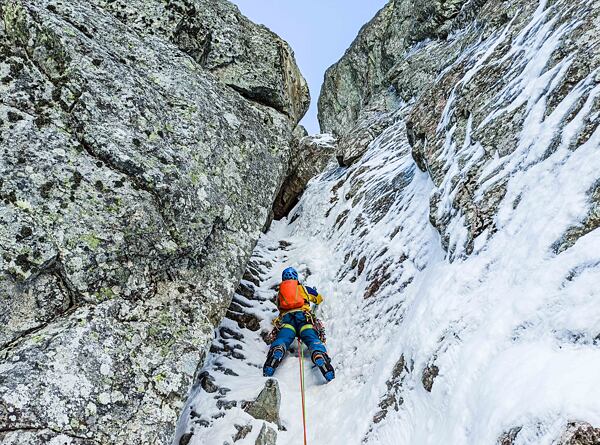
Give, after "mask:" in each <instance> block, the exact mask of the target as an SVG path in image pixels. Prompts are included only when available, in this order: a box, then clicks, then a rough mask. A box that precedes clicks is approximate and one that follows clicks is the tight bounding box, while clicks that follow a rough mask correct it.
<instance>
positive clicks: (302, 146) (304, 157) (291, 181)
mask: <svg viewBox="0 0 600 445" xmlns="http://www.w3.org/2000/svg"><path fill="white" fill-rule="evenodd" d="M294 148H295V150H294V153H293V155H292V159H291V161H290V169H289V171H288V174H287V177H286V179H285V182H284V183H283V184H282V186H281V188H280V190H279V194H278V195H277V198H276V199H275V202H274V204H273V212H274V218H275V219H277V220H279V219H281V218H283V217H285V216H287V215H288V213H289V212H290V211H291V210H292V208H293V207H294V206H295V205H296V204H297V203H298V201H299V200H300V197H301V196H302V193H303V192H304V190H305V189H306V186H307V184H308V182H309V181H310V180H311V179H312V178H314V177H315V176H317V175H318V174H320V173H321V172H322V171H323V170H324V169H325V167H326V166H327V164H328V163H329V161H331V160H332V159H333V156H334V155H335V152H336V141H335V139H334V138H333V137H332V136H331V135H327V134H325V135H316V136H306V135H305V136H304V137H302V138H300V139H299V140H298V143H297V144H296V145H295V147H294Z"/></svg>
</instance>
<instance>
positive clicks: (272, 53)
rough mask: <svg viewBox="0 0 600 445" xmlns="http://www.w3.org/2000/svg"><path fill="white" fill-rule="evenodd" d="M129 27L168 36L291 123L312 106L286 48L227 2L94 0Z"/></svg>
mask: <svg viewBox="0 0 600 445" xmlns="http://www.w3.org/2000/svg"><path fill="white" fill-rule="evenodd" d="M94 3H96V4H98V5H99V6H100V7H102V8H103V9H104V10H106V11H108V12H110V13H111V14H113V15H114V16H115V17H116V18H117V19H118V20H120V21H121V22H123V23H125V24H127V26H128V27H129V28H132V29H135V30H137V31H138V32H141V33H144V34H150V35H160V36H163V37H167V38H168V39H169V41H170V42H172V43H173V44H175V45H176V46H177V47H178V48H179V49H180V50H181V51H183V52H184V53H186V54H188V55H189V56H191V57H192V58H193V59H194V61H195V62H197V64H198V65H199V66H201V67H202V68H204V69H206V70H208V71H210V72H212V73H213V74H215V75H216V76H218V77H219V78H220V79H221V80H222V81H223V82H224V83H225V84H227V85H229V86H230V87H232V88H234V89H235V90H236V91H239V92H240V93H241V94H242V95H243V96H245V97H247V98H248V99H250V100H252V101H256V102H259V103H262V104H264V105H267V106H269V107H273V108H274V109H276V110H278V111H280V112H281V113H284V114H286V115H287V116H289V117H290V118H291V119H293V120H294V122H295V123H297V122H298V121H300V119H302V117H303V116H304V114H305V113H306V111H307V110H308V106H309V104H310V96H309V92H308V85H307V83H306V81H305V80H304V77H302V74H301V73H300V71H299V69H298V67H297V65H296V61H295V59H294V53H293V51H292V50H291V48H290V46H289V45H288V44H287V43H286V42H285V41H284V40H282V39H280V38H279V37H278V36H277V35H276V34H274V33H273V32H271V31H270V30H269V29H268V28H266V27H264V26H257V25H256V24H254V23H252V22H251V21H250V20H248V19H247V18H246V17H244V16H243V15H242V14H241V13H240V12H239V10H238V8H237V6H235V5H234V4H232V3H230V2H228V1H217V2H215V1H213V0H168V1H163V2H158V1H153V2H147V1H145V0H134V1H131V0H94Z"/></svg>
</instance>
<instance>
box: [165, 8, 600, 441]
mask: <svg viewBox="0 0 600 445" xmlns="http://www.w3.org/2000/svg"><path fill="white" fill-rule="evenodd" d="M549 21H550V19H549V18H548V16H547V14H546V8H545V2H543V1H542V2H541V5H540V9H539V10H538V13H536V15H535V17H534V19H533V21H532V23H531V24H530V26H529V27H527V28H526V29H525V30H524V31H523V35H522V36H520V40H519V39H515V41H514V42H513V45H515V48H514V54H512V55H511V57H514V58H517V59H518V61H519V63H516V64H513V66H517V67H519V69H518V70H512V71H511V72H508V73H507V76H512V78H511V79H512V80H511V81H510V82H509V87H508V88H507V89H506V91H501V92H499V93H498V98H497V99H498V104H499V105H498V107H497V108H496V113H495V115H490V117H489V119H490V120H492V119H495V118H496V117H497V116H498V115H500V114H501V113H502V112H503V111H502V110H503V109H509V108H510V107H515V106H521V104H527V105H526V107H525V108H524V110H525V111H524V113H525V115H526V121H525V124H524V127H523V131H522V133H521V134H520V135H519V137H520V141H521V143H520V145H519V148H518V149H517V150H516V151H515V152H513V153H511V154H510V155H507V156H506V157H504V158H502V157H499V156H497V157H496V158H495V159H493V160H491V161H489V165H488V166H487V168H486V170H487V171H488V172H489V173H490V174H484V175H482V176H481V177H482V178H485V177H486V176H487V179H486V181H487V183H489V184H493V183H495V182H496V181H498V180H499V179H501V178H510V179H509V181H508V190H507V193H506V195H505V197H504V199H503V201H502V203H501V205H500V208H499V211H498V213H497V215H496V220H495V225H496V227H497V232H496V233H494V234H493V235H491V236H488V234H484V235H482V236H480V237H479V238H478V239H477V240H476V242H475V250H474V252H473V253H471V254H470V255H466V254H465V252H464V249H463V245H464V243H465V228H464V221H463V220H464V218H463V216H462V215H461V213H460V212H458V211H456V212H454V215H453V219H452V222H451V225H452V227H453V232H452V237H451V247H452V251H453V252H454V254H453V258H454V260H453V261H451V260H450V259H449V256H448V254H447V253H446V252H445V251H444V250H443V249H442V247H441V242H440V237H439V234H438V233H437V232H436V230H435V229H434V228H433V227H432V226H431V225H430V223H429V198H430V196H431V195H432V194H433V193H434V192H437V193H441V195H442V196H444V197H445V202H447V203H448V205H450V202H451V197H452V193H453V187H454V186H455V184H456V182H455V181H451V180H450V177H451V176H456V175H460V171H461V170H462V169H464V170H465V171H466V169H467V168H468V165H465V164H468V163H469V162H475V161H476V160H477V159H479V156H480V155H479V154H478V153H480V150H481V147H480V146H478V145H477V144H475V143H473V144H472V143H471V141H470V138H469V135H468V134H467V135H466V138H465V139H466V140H467V141H468V142H467V143H465V144H464V146H463V147H456V146H455V145H454V144H453V142H452V133H453V129H452V128H450V129H449V130H446V129H445V128H446V124H447V122H448V121H449V119H448V116H449V115H450V114H451V113H452V112H453V109H452V103H451V101H450V103H449V106H448V107H447V110H446V112H445V116H444V122H442V123H441V126H440V131H447V132H448V147H447V150H446V152H445V156H446V161H447V162H448V163H449V165H450V166H451V167H452V168H450V169H449V170H450V171H449V173H448V180H447V181H445V182H444V183H443V185H442V186H441V187H440V188H439V189H438V188H436V187H434V184H433V183H432V182H431V180H430V178H429V175H428V174H427V173H423V172H421V171H420V170H419V169H418V168H417V167H416V165H415V163H414V161H413V159H412V157H411V155H410V147H409V145H408V142H407V139H406V129H405V124H404V120H403V118H402V116H403V115H404V113H405V112H406V110H407V109H409V108H410V106H411V105H410V104H405V105H404V106H403V107H401V109H400V110H399V111H398V112H397V113H398V116H397V117H398V120H397V123H396V124H395V125H393V126H392V127H390V128H388V129H387V130H386V131H385V132H384V133H383V134H382V135H381V136H380V137H379V138H378V139H377V140H375V141H374V142H373V143H372V144H371V146H370V148H369V150H368V152H367V153H366V154H365V155H364V156H363V158H362V159H361V160H360V161H358V162H357V163H356V164H354V165H353V166H352V167H350V168H348V169H341V168H336V167H335V166H331V168H330V169H329V170H328V171H327V172H325V173H323V174H322V175H321V176H320V177H318V178H315V179H314V180H313V181H312V182H311V184H310V186H309V188H308V190H307V191H306V193H305V194H304V196H303V197H302V199H301V201H300V203H299V204H298V206H297V207H296V209H295V210H294V212H293V213H292V215H290V219H289V220H283V221H279V222H275V223H274V224H273V226H272V228H271V230H270V231H269V233H267V234H266V235H264V236H263V238H262V239H261V240H260V241H259V244H258V246H257V248H256V251H255V253H254V258H253V263H255V264H259V265H260V266H259V269H260V274H261V276H260V286H259V287H257V289H256V296H255V298H254V299H252V300H249V299H247V298H245V297H243V296H240V295H238V296H236V300H237V301H241V302H242V303H243V305H245V306H247V308H246V309H245V310H246V312H249V313H255V314H256V315H257V316H258V317H259V318H260V319H261V320H262V321H261V330H259V331H256V332H253V331H251V330H249V329H241V328H239V327H238V325H237V323H235V322H233V321H232V320H228V319H226V320H225V321H224V323H223V326H222V328H228V329H225V330H224V329H221V330H220V333H219V334H218V336H217V339H216V340H215V344H216V345H222V344H224V343H226V344H228V345H229V347H230V348H233V350H235V351H236V354H234V356H232V355H231V354H229V355H227V356H226V355H222V354H221V353H220V352H219V351H217V350H215V352H213V353H211V354H210V356H209V359H208V362H207V363H206V365H205V368H204V370H205V371H208V372H209V373H210V375H212V377H213V378H214V379H215V385H216V386H217V387H220V388H222V389H221V392H220V393H219V392H217V393H207V392H206V391H204V390H203V389H202V388H201V387H197V388H196V389H195V390H194V391H193V393H192V394H191V396H190V399H189V401H188V405H187V407H186V410H185V411H184V413H183V414H182V419H181V422H180V427H179V434H178V436H177V438H176V441H175V443H178V439H179V437H180V436H181V434H182V433H183V432H185V431H190V430H191V429H193V430H194V436H193V437H192V439H191V442H190V443H191V444H192V445H199V444H208V445H221V444H223V443H231V444H232V443H233V437H234V436H235V434H236V428H235V427H234V425H238V426H244V425H247V424H250V425H252V426H253V429H252V432H251V433H250V434H248V435H247V436H246V437H245V438H243V439H241V440H238V441H237V442H236V444H239V445H249V444H254V443H255V440H256V437H257V435H258V432H259V430H260V428H261V425H262V423H263V422H262V421H258V420H255V419H253V418H252V417H250V416H249V415H248V414H247V413H245V412H244V411H243V409H242V408H241V406H240V403H239V402H240V401H242V400H252V399H254V398H255V397H256V395H257V394H258V393H259V392H260V390H261V389H262V387H263V385H264V381H265V379H264V378H263V377H262V375H261V367H262V363H263V361H264V358H265V355H266V352H267V349H268V347H267V345H266V344H265V343H264V341H263V340H262V339H261V337H260V335H259V334H260V332H261V331H264V330H269V329H270V325H269V324H270V320H271V319H272V318H273V317H274V313H275V306H274V305H273V303H272V302H271V301H270V300H271V299H272V297H273V296H274V291H273V289H272V287H273V286H274V285H276V284H277V283H278V281H279V278H280V273H281V271H282V269H283V268H284V267H287V266H294V267H296V268H298V270H299V271H300V273H301V275H303V276H304V277H305V280H304V281H305V283H306V284H309V285H313V286H316V287H317V288H318V289H319V291H320V292H321V293H322V294H323V295H324V296H325V302H324V303H323V305H322V307H321V308H320V316H321V317H322V319H323V321H324V322H325V325H326V327H327V334H328V342H327V346H328V348H329V351H330V353H331V356H332V357H333V364H334V366H335V368H336V372H337V376H336V379H335V380H334V381H333V382H332V383H330V384H327V385H325V384H324V381H323V379H322V377H321V375H320V374H319V373H318V370H316V369H313V368H312V367H311V366H310V363H309V361H308V359H307V360H306V364H305V366H306V367H307V391H306V397H307V424H308V443H309V444H311V445H312V444H315V445H316V444H319V445H336V444H337V445H353V444H356V445H358V444H362V443H365V444H390V445H391V444H419V445H425V444H435V445H439V444H473V445H481V444H495V443H497V441H498V438H499V437H500V435H501V434H502V433H503V432H506V431H508V430H510V429H511V428H514V427H522V429H521V432H520V433H519V435H518V436H517V439H516V441H515V443H516V444H517V445H525V444H548V445H549V444H552V443H555V442H556V441H557V440H558V438H559V436H560V435H561V434H562V432H563V431H564V429H565V427H566V425H567V423H568V422H569V421H586V422H589V423H591V424H593V425H595V426H600V347H599V344H598V343H600V336H599V335H598V334H600V301H599V298H600V230H594V231H592V232H591V233H588V234H587V235H585V236H583V237H582V238H580V239H579V240H578V241H577V243H576V244H575V245H574V246H573V247H571V248H569V249H567V250H566V251H564V252H562V253H560V254H556V253H554V251H553V249H552V245H553V244H554V243H555V242H556V241H557V239H559V238H560V237H561V236H562V235H563V234H564V233H565V232H566V231H567V230H568V229H569V228H570V227H572V226H574V225H576V224H578V223H579V222H580V221H581V220H583V219H584V218H585V216H586V214H587V212H588V210H589V207H590V196H589V193H588V192H589V190H590V189H591V188H592V187H593V186H594V185H595V184H597V183H598V180H599V178H600V153H599V151H598V150H599V144H600V130H598V129H596V131H595V132H594V133H593V134H592V136H591V138H589V140H588V141H587V142H585V143H584V144H582V145H580V146H579V147H578V148H577V149H576V150H573V149H572V148H573V145H572V143H573V141H574V140H576V139H577V138H578V136H579V133H580V131H581V128H582V127H583V125H584V121H589V120H590V119H596V120H597V119H598V116H597V115H590V110H591V109H592V104H593V102H594V101H595V100H597V99H598V94H599V93H600V87H599V86H598V85H597V82H598V81H597V76H598V75H597V73H593V75H591V76H589V77H588V78H587V79H586V80H585V81H583V82H581V83H580V84H579V85H575V86H573V89H572V90H571V92H570V93H569V94H568V95H566V97H565V98H564V99H563V101H562V102H561V103H560V104H558V106H556V107H555V108H554V109H553V110H552V111H551V112H548V113H546V107H545V98H546V97H547V95H548V94H550V93H551V92H552V89H553V88H554V85H556V80H557V79H558V78H559V77H560V76H561V75H564V70H565V68H566V66H567V65H568V63H569V59H568V58H566V59H564V61H563V62H561V63H559V64H555V65H554V66H553V68H546V66H547V59H549V58H550V55H551V53H552V51H553V47H552V45H556V44H557V37H556V34H549V33H548V30H547V29H546V28H545V26H546V25H547V24H548V22H549ZM508 26H510V25H508ZM569 26H571V28H569ZM576 26H577V24H571V25H565V26H564V27H563V28H561V29H560V30H559V32H562V33H568V32H570V29H571V30H572V29H573V27H576ZM503 38H504V37H503V35H501V34H498V35H492V36H490V37H489V38H488V39H487V40H485V41H482V42H480V43H479V45H480V46H479V49H480V51H477V50H473V51H472V52H471V54H473V56H472V57H473V63H472V66H473V70H474V71H471V72H469V73H468V74H467V76H466V77H465V78H464V82H468V81H469V79H470V78H472V77H473V76H474V75H475V74H476V71H477V70H478V69H479V68H480V67H481V66H482V64H483V63H484V62H485V56H484V55H482V54H485V51H486V48H492V47H493V46H494V45H496V44H498V43H499V42H498V39H503ZM495 39H496V40H495ZM536 45H537V46H536ZM526 47H530V48H533V49H531V50H530V51H529V52H527V51H525V50H523V48H526ZM561 73H562V74H561ZM509 90H510V91H509ZM506 97H510V98H511V101H512V102H511V103H509V104H508V105H507V104H506ZM582 101H583V103H584V105H583V106H580V107H578V108H576V109H575V108H574V104H575V103H576V102H579V103H580V105H581V102H582ZM573 110H575V112H573ZM484 124H485V123H484ZM484 124H482V125H484ZM467 131H470V129H468V130H467ZM557 132H559V133H560V134H561V138H562V139H561V142H560V144H559V146H558V148H557V149H556V150H555V151H554V152H552V153H551V154H550V155H548V154H547V153H546V149H547V145H548V141H549V138H551V137H552V136H555V135H556V134H557ZM458 159H461V160H463V161H461V162H459V161H458ZM465 159H466V160H467V161H466V163H465V162H464V160H465ZM480 185H481V187H482V189H485V187H486V185H485V184H483V183H482V184H480ZM280 241H285V242H286V243H283V244H282V243H280ZM287 243H290V245H287ZM461 249H463V250H461ZM246 284H248V283H246ZM232 332H233V335H232V334H231V333H232ZM236 337H237V339H236ZM236 357H237V358H236ZM401 358H403V359H404V361H403V362H400V365H403V366H402V367H401V368H399V367H397V366H396V365H397V364H398V363H399V360H400V359H401ZM432 365H435V367H436V368H433V367H432ZM395 367H396V371H398V372H396V373H395V374H396V375H395V377H392V374H393V373H394V368H395ZM427 368H429V369H430V370H434V369H437V370H439V375H437V377H435V379H434V380H433V386H432V387H431V391H430V392H429V391H427V390H426V389H425V385H424V384H423V382H422V380H423V376H424V375H423V372H424V370H425V369H427ZM231 371H233V373H234V374H237V375H228V374H232V372H231ZM275 377H276V378H277V380H278V381H279V385H280V388H281V393H282V403H281V418H282V422H283V425H284V427H285V430H281V431H279V432H278V439H277V444H279V445H287V444H290V445H291V444H301V443H302V417H301V410H300V391H299V373H298V359H297V358H296V356H293V355H289V354H288V356H287V357H286V359H285V360H284V362H283V364H282V366H281V367H280V368H279V369H278V370H277V372H276V374H275ZM215 395H217V396H218V397H220V398H219V399H215V397H214V396H215ZM227 401H236V402H237V406H232V405H231V404H230V405H227V403H224V402H227ZM217 403H219V404H218V405H217ZM192 411H194V413H195V414H194V415H195V417H194V418H191V417H190V413H191V412H192ZM374 418H377V422H374ZM272 426H273V427H275V426H274V425H272Z"/></svg>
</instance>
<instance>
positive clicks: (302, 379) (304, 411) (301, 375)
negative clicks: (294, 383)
mask: <svg viewBox="0 0 600 445" xmlns="http://www.w3.org/2000/svg"><path fill="white" fill-rule="evenodd" d="M298 359H299V360H300V393H301V394H302V424H303V425H304V445H306V443H307V442H306V405H305V401H304V351H302V342H301V341H300V339H299V338H298Z"/></svg>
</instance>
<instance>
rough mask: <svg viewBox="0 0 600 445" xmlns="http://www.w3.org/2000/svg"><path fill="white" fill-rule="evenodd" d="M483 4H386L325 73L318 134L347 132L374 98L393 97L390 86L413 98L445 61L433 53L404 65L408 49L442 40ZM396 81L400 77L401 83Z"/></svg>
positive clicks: (441, 0)
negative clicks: (431, 41) (438, 39)
mask: <svg viewBox="0 0 600 445" xmlns="http://www.w3.org/2000/svg"><path fill="white" fill-rule="evenodd" d="M484 2H485V0H414V1H406V0H392V1H390V2H389V3H388V4H387V5H386V6H385V7H384V8H383V9H382V10H381V11H380V12H379V13H378V14H377V15H376V16H375V18H373V20H371V21H370V22H369V23H368V24H366V25H365V26H364V27H363V28H362V30H361V31H360V33H359V35H358V37H357V38H356V40H355V41H354V42H353V43H352V46H350V48H349V49H348V50H347V51H346V54H345V55H344V57H343V58H342V59H341V60H340V61H339V62H338V63H336V64H335V65H333V66H332V67H331V68H329V70H328V71H327V73H326V75H325V83H324V84H323V89H322V91H321V96H320V97H319V122H320V123H321V131H323V132H329V133H333V134H335V135H338V136H342V135H345V134H347V133H348V132H349V131H350V130H351V129H352V128H353V127H354V125H355V124H356V122H357V120H358V117H359V114H360V112H361V111H362V110H363V109H364V107H365V106H366V105H367V104H368V103H369V102H372V101H373V98H374V97H376V96H381V95H383V96H388V97H390V98H393V97H395V96H396V94H395V92H394V91H393V88H394V87H396V88H397V90H398V91H399V92H401V94H399V96H400V97H401V98H408V99H410V98H412V97H414V96H415V95H416V94H417V93H418V92H419V91H421V89H422V88H423V86H424V84H425V83H427V82H428V81H430V80H432V79H433V77H435V74H436V73H435V71H436V66H441V65H442V64H443V62H444V60H443V59H436V58H435V54H431V56H425V61H424V62H423V61H422V60H420V58H413V60H411V62H409V64H408V65H407V63H406V59H407V57H406V50H408V49H409V48H411V47H413V48H414V45H415V44H416V43H420V42H422V41H423V40H425V39H427V38H434V39H435V38H445V37H446V36H447V35H448V34H449V32H450V31H451V30H452V29H453V28H454V27H458V26H459V25H460V24H461V23H462V22H463V21H465V20H466V19H467V18H468V17H469V15H470V14H471V13H472V11H473V10H476V8H477V7H478V6H479V4H481V3H484ZM463 5H464V6H465V7H464V8H463ZM433 45H435V43H434V44H433ZM367 54H368V57H365V55H367ZM405 68H408V69H405ZM415 68H417V69H415ZM419 68H421V69H419ZM405 77H408V78H409V79H405ZM396 79H400V83H401V84H400V85H397V84H396V82H395V80H396Z"/></svg>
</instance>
